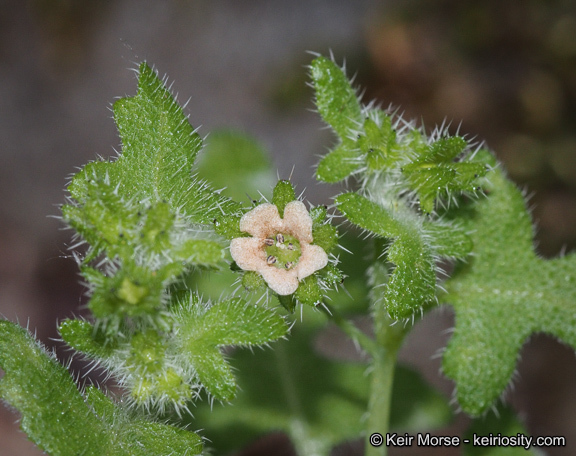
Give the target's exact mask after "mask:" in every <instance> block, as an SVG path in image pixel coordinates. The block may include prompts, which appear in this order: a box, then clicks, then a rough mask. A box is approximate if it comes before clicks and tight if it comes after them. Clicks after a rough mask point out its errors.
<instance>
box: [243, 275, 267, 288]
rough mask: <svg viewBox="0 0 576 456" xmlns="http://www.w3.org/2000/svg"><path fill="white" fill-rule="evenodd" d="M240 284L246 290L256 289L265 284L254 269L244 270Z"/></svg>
mask: <svg viewBox="0 0 576 456" xmlns="http://www.w3.org/2000/svg"><path fill="white" fill-rule="evenodd" d="M242 286H243V287H244V289H245V290H246V291H250V292H251V291H256V290H259V289H261V288H264V287H265V286H266V282H265V280H264V278H263V277H262V276H261V275H260V274H258V273H257V272H255V271H246V272H245V273H244V275H243V276H242Z"/></svg>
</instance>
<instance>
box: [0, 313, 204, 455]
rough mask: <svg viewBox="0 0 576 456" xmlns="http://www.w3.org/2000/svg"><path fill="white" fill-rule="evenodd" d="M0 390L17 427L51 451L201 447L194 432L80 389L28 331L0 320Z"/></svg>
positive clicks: (196, 450)
mask: <svg viewBox="0 0 576 456" xmlns="http://www.w3.org/2000/svg"><path fill="white" fill-rule="evenodd" d="M0 366H1V367H2V369H3V370H4V371H5V375H4V377H3V378H2V379H1V380H0V396H2V398H3V399H4V400H6V401H7V402H8V403H10V404H11V405H12V406H13V407H15V408H16V409H17V410H18V411H19V412H20V413H21V414H22V419H21V427H22V430H23V431H24V432H26V434H28V437H29V438H30V439H31V440H32V441H33V442H34V443H35V444H36V445H38V447H39V448H41V449H42V450H43V451H45V452H46V453H47V454H50V455H53V456H77V455H79V454H82V455H86V456H101V455H104V454H105V455H110V456H155V455H158V454H170V453H171V454H190V455H198V454H200V453H201V452H202V441H201V439H200V437H199V436H198V435H197V434H194V433H192V432H189V431H186V430H184V429H179V428H175V427H172V426H168V425H166V424H161V423H153V422H150V421H147V420H144V419H142V418H136V417H134V416H132V415H131V414H130V413H129V412H127V411H126V410H124V409H122V408H120V407H119V406H117V405H116V404H114V403H113V402H112V401H111V400H110V399H108V398H107V397H106V396H104V394H102V393H101V392H99V391H98V390H96V389H95V388H92V387H89V388H88V389H87V391H86V395H85V397H83V396H82V394H80V392H79V391H78V389H77V388H76V385H75V384H74V381H73V380H72V378H71V376H70V374H69V373H68V371H67V370H66V369H65V368H64V367H63V366H62V365H60V364H59V363H58V362H57V361H56V360H55V359H54V358H53V357H51V356H50V355H48V354H47V353H46V352H45V351H44V350H43V349H42V347H41V346H40V345H39V344H38V343H37V342H36V341H35V340H34V339H33V338H32V337H31V336H30V335H29V334H28V332H27V331H25V330H24V329H22V328H20V327H18V326H17V325H15V324H13V323H10V322H8V321H0Z"/></svg>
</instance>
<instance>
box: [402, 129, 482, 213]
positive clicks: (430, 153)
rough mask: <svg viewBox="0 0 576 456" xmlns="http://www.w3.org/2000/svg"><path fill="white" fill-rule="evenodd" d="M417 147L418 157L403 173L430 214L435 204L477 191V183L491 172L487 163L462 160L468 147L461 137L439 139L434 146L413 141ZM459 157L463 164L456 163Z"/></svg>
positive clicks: (423, 207) (424, 209)
mask: <svg viewBox="0 0 576 456" xmlns="http://www.w3.org/2000/svg"><path fill="white" fill-rule="evenodd" d="M413 145H414V146H415V147H413V149H414V151H415V153H416V155H415V157H414V158H413V159H412V161H411V162H410V163H409V164H406V165H404V166H403V168H402V172H403V173H404V174H405V175H406V176H407V177H408V181H409V182H410V185H411V188H412V189H413V190H415V191H416V193H417V194H418V197H419V198H420V207H421V209H422V210H423V211H424V212H426V213H431V212H432V211H433V210H434V203H435V201H436V199H437V198H438V197H440V196H448V197H449V196H451V195H453V194H460V193H462V192H465V191H467V192H473V191H475V189H476V186H477V184H476V182H477V179H478V178H479V177H482V176H485V175H486V173H487V172H488V168H487V167H486V165H485V164H484V163H478V162H475V161H469V160H468V159H467V158H462V157H461V156H462V154H463V153H464V152H465V150H466V148H467V147H468V143H467V142H466V140H465V139H464V138H461V137H459V136H451V137H443V138H439V139H438V140H436V141H434V142H433V143H431V144H425V143H420V144H417V142H416V141H413ZM459 156H460V157H461V158H460V159H459V161H455V160H456V159H457V158H458V157H459Z"/></svg>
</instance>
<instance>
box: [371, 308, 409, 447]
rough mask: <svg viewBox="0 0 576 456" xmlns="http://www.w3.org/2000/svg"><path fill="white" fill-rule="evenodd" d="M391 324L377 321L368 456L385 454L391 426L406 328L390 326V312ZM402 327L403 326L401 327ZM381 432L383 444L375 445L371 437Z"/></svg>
mask: <svg viewBox="0 0 576 456" xmlns="http://www.w3.org/2000/svg"><path fill="white" fill-rule="evenodd" d="M385 317H386V319H387V320H388V326H387V327H384V326H383V325H378V324H376V327H378V326H381V327H380V332H379V333H377V339H378V342H381V343H380V344H378V349H377V352H376V353H375V354H374V356H373V358H372V382H371V385H370V399H369V402H368V423H367V426H366V446H365V453H364V454H365V456H386V453H387V450H388V448H387V447H386V433H387V432H388V431H389V425H390V406H391V403H392V387H393V384H394V371H395V367H396V356H397V354H398V349H399V348H400V345H401V343H402V339H403V336H404V331H402V333H400V332H399V331H398V329H396V327H394V326H389V324H390V321H389V318H388V316H387V315H385ZM402 329H403V328H402ZM376 432H377V433H379V434H381V435H382V437H383V443H382V445H381V446H378V447H376V446H373V445H372V444H371V442H370V436H371V435H372V434H373V433H376Z"/></svg>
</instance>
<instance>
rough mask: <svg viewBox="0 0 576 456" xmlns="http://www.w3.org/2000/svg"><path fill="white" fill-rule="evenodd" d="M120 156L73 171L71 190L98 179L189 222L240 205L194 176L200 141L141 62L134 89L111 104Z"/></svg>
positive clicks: (76, 192) (79, 192)
mask: <svg viewBox="0 0 576 456" xmlns="http://www.w3.org/2000/svg"><path fill="white" fill-rule="evenodd" d="M114 118H115V120H116V123H117V125H118V131H119V132H120V137H121V139H122V154H121V155H120V156H119V157H118V158H117V159H116V160H115V161H114V162H107V161H99V162H92V163H90V164H88V165H86V166H85V167H84V169H83V170H82V171H81V172H80V173H78V174H77V175H76V176H75V177H74V179H73V181H72V183H71V185H70V187H69V190H70V193H71V194H72V196H73V197H74V198H75V199H76V200H77V201H78V202H79V203H84V202H85V201H86V199H87V195H86V187H87V185H88V183H90V182H91V181H92V180H103V181H105V182H106V183H109V184H110V185H111V186H112V187H113V188H117V189H118V193H119V194H120V195H121V196H122V197H123V198H126V199H133V200H136V201H139V202H146V201H147V202H159V201H166V202H168V203H169V204H170V205H171V207H173V208H175V209H177V210H178V211H181V212H182V213H184V214H185V215H186V216H187V217H189V218H190V220H192V221H194V222H199V223H208V222H210V221H211V220H212V219H213V218H214V216H216V215H219V214H222V212H223V211H224V212H225V213H229V212H236V211H237V210H238V208H239V206H238V205H237V204H236V203H233V202H232V201H231V200H229V199H228V198H224V197H223V196H221V195H219V194H217V193H214V192H213V191H211V190H210V189H209V188H208V186H207V185H206V184H205V183H203V182H202V181H200V180H198V179H195V178H193V176H192V166H193V164H194V160H195V158H196V155H197V154H198V151H199V150H200V148H201V146H202V141H201V139H200V137H199V136H198V134H197V133H195V132H194V129H193V128H192V126H191V125H190V123H189V122H188V119H187V117H186V116H185V115H184V113H183V111H182V108H180V106H178V104H177V103H176V101H175V100H174V98H173V97H172V95H171V94H170V92H169V91H168V89H166V88H165V87H164V84H163V83H162V81H161V80H160V79H159V78H158V76H157V75H156V73H155V72H154V71H153V70H152V69H151V68H150V67H149V66H148V65H147V64H146V63H142V64H141V65H140V72H139V80H138V93H137V95H136V96H134V97H129V98H122V99H120V100H118V101H117V102H116V103H115V104H114Z"/></svg>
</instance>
